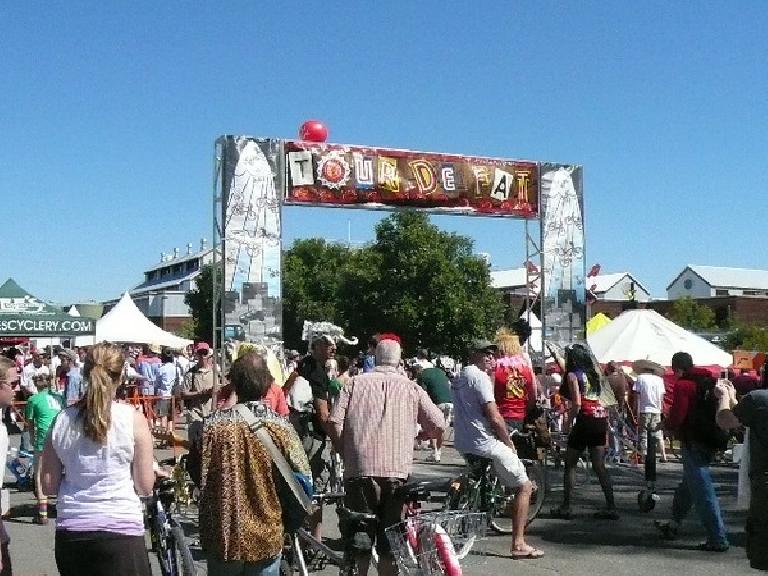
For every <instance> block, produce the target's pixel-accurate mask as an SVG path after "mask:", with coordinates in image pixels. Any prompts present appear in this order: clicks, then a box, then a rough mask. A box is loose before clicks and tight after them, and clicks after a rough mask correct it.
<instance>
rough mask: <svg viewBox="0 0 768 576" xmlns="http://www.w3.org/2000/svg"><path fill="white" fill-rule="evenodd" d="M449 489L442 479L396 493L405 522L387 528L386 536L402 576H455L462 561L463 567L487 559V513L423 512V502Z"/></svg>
mask: <svg viewBox="0 0 768 576" xmlns="http://www.w3.org/2000/svg"><path fill="white" fill-rule="evenodd" d="M448 489H449V482H446V481H443V480H438V481H434V480H428V481H418V480H416V481H411V482H409V483H407V484H405V485H404V486H402V487H401V488H399V489H398V491H397V492H396V494H400V497H401V498H402V499H404V502H405V504H404V507H403V516H404V519H403V521H402V522H400V523H398V524H395V525H394V526H390V527H388V528H386V529H385V534H386V536H387V539H388V540H389V543H390V548H391V550H392V554H393V556H394V559H395V561H396V563H397V567H398V571H399V573H400V574H402V575H405V576H444V575H446V574H456V573H457V571H460V569H461V568H460V566H461V564H462V562H463V561H465V562H463V564H464V565H468V564H470V563H474V562H477V561H478V559H481V560H480V561H482V559H484V555H483V549H482V544H483V543H484V541H485V531H486V525H487V515H486V514H485V513H481V512H472V511H460V510H459V511H457V510H448V511H445V510H442V511H436V512H435V511H433V512H422V508H421V502H422V501H425V502H428V501H429V500H430V497H431V493H432V492H445V491H446V490H448ZM470 555H472V556H470ZM459 573H460V572H459Z"/></svg>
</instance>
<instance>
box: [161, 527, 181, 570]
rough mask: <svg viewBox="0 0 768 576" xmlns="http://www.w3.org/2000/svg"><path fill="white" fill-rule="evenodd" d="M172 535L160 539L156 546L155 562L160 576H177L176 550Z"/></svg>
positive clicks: (177, 560) (177, 561)
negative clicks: (158, 566) (158, 567)
mask: <svg viewBox="0 0 768 576" xmlns="http://www.w3.org/2000/svg"><path fill="white" fill-rule="evenodd" d="M174 540H175V538H174V536H173V535H172V534H169V535H167V536H166V537H165V538H160V540H159V542H158V545H157V560H158V563H159V564H160V573H161V574H162V576H179V559H178V550H177V549H176V544H175V542H174Z"/></svg>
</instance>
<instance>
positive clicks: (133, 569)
mask: <svg viewBox="0 0 768 576" xmlns="http://www.w3.org/2000/svg"><path fill="white" fill-rule="evenodd" d="M56 566H57V567H58V569H59V573H60V574H61V576H133V575H136V576H151V575H152V572H151V570H150V568H149V555H148V554H147V547H146V546H145V545H144V537H143V536H125V535H123V534H115V533H114V532H70V531H68V530H57V531H56Z"/></svg>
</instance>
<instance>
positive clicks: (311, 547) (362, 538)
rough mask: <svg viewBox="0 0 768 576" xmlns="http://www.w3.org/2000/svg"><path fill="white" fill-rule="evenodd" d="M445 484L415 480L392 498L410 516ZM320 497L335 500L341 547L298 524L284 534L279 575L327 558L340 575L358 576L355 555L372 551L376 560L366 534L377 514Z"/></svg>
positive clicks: (302, 570) (317, 566) (304, 570)
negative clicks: (329, 543)
mask: <svg viewBox="0 0 768 576" xmlns="http://www.w3.org/2000/svg"><path fill="white" fill-rule="evenodd" d="M447 488H448V482H446V481H444V480H440V481H431V480H430V481H422V480H416V481H412V482H409V483H406V484H404V485H403V486H401V487H399V488H398V489H397V490H396V492H395V499H396V500H399V501H402V502H403V513H404V516H405V517H406V518H413V517H415V516H417V515H419V514H420V513H421V504H420V502H422V501H428V500H429V498H430V494H431V492H442V493H445V492H446V491H447ZM320 498H321V499H325V500H335V501H336V503H337V507H336V512H337V515H338V517H339V531H340V532H341V536H342V540H343V541H344V550H343V551H342V552H337V551H335V550H333V549H331V548H330V547H329V546H328V545H327V544H325V543H323V542H320V541H319V540H316V539H315V538H314V537H313V536H312V534H310V533H309V532H307V531H306V530H304V529H303V528H300V529H299V530H298V531H296V533H294V534H286V537H285V545H284V546H283V557H282V560H281V562H280V574H281V576H291V575H292V574H293V573H294V572H298V573H299V574H300V575H301V576H307V575H308V574H309V572H310V565H311V568H312V569H313V570H322V569H323V568H324V567H325V563H327V562H330V563H331V564H334V565H335V566H338V567H339V574H340V576H357V574H358V569H357V562H356V559H357V556H359V555H360V554H361V553H367V552H371V556H372V561H373V563H374V564H376V563H378V558H377V556H376V549H375V548H374V547H373V543H372V542H371V540H370V538H369V537H368V532H370V531H373V530H375V528H376V525H377V522H378V520H377V518H376V515H374V514H367V513H362V512H354V511H352V510H349V509H348V508H345V507H344V506H343V504H342V498H341V497H340V496H339V495H338V494H328V495H324V496H321V497H320Z"/></svg>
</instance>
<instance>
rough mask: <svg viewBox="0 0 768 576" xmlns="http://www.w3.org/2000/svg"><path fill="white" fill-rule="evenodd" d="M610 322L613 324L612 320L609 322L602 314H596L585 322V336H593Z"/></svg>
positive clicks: (608, 318)
mask: <svg viewBox="0 0 768 576" xmlns="http://www.w3.org/2000/svg"><path fill="white" fill-rule="evenodd" d="M611 322H613V320H611V318H610V317H609V316H607V315H606V314H603V313H602V312H598V313H597V314H595V315H594V316H592V318H590V319H589V321H588V322H587V336H590V335H592V334H594V333H595V332H597V331H598V330H600V329H601V328H605V327H606V326H608V324H610V323H611Z"/></svg>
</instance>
